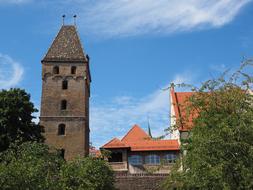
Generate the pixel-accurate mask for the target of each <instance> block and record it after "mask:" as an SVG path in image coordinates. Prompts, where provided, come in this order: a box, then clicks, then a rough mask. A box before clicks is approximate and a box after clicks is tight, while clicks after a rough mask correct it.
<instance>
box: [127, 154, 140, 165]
mask: <svg viewBox="0 0 253 190" xmlns="http://www.w3.org/2000/svg"><path fill="white" fill-rule="evenodd" d="M128 159H129V163H130V164H131V165H135V166H138V165H142V156H140V155H132V156H130V157H129V158H128Z"/></svg>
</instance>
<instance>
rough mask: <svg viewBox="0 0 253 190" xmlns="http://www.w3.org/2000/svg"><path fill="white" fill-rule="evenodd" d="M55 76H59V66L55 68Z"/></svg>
mask: <svg viewBox="0 0 253 190" xmlns="http://www.w3.org/2000/svg"><path fill="white" fill-rule="evenodd" d="M53 74H59V67H58V66H54V68H53Z"/></svg>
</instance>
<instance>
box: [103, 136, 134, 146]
mask: <svg viewBox="0 0 253 190" xmlns="http://www.w3.org/2000/svg"><path fill="white" fill-rule="evenodd" d="M102 148H129V146H127V145H126V144H125V143H123V142H122V141H121V140H119V139H118V138H114V139H112V140H111V141H109V142H108V143H106V144H105V145H104V146H102Z"/></svg>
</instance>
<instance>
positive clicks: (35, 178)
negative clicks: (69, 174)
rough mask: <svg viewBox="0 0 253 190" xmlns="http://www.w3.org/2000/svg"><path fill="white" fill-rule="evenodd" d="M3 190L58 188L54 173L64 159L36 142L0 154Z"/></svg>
mask: <svg viewBox="0 0 253 190" xmlns="http://www.w3.org/2000/svg"><path fill="white" fill-rule="evenodd" d="M0 159H1V162H0V187H1V189H3V190H23V189H27V190H30V189H31V190H33V189H36V190H44V189H59V188H58V183H57V181H58V174H59V170H60V167H61V165H62V164H63V162H64V160H63V159H62V158H61V157H60V156H59V155H58V152H57V151H56V150H50V151H49V148H48V146H46V145H44V144H39V143H36V142H26V143H23V144H22V145H20V146H16V145H11V147H10V148H9V149H8V150H7V151H5V152H3V153H1V154H0Z"/></svg>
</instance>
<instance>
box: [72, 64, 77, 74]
mask: <svg viewBox="0 0 253 190" xmlns="http://www.w3.org/2000/svg"><path fill="white" fill-rule="evenodd" d="M71 74H72V75H75V74H76V66H72V67H71Z"/></svg>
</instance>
